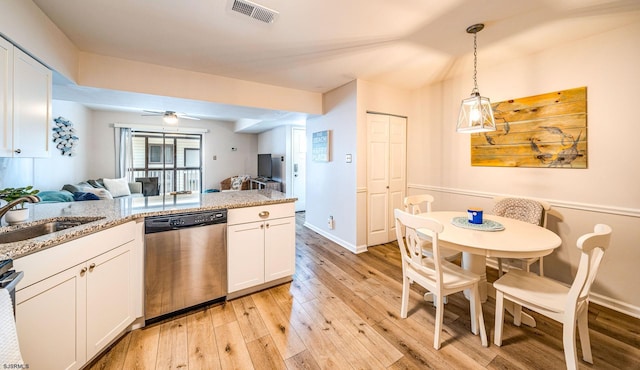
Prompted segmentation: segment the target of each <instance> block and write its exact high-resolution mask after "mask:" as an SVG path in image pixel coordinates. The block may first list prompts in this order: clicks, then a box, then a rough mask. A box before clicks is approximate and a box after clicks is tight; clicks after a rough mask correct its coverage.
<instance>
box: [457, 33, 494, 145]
mask: <svg viewBox="0 0 640 370" xmlns="http://www.w3.org/2000/svg"><path fill="white" fill-rule="evenodd" d="M483 28H484V24H482V23H478V24H474V25H472V26H469V27H467V33H472V34H473V90H471V96H470V97H468V98H466V99H464V100H463V101H462V104H461V105H460V115H459V116H458V125H457V126H456V131H458V132H463V133H474V132H487V131H495V130H496V121H495V119H494V118H493V109H491V102H490V101H489V98H485V97H483V96H480V91H478V78H477V77H478V43H477V37H478V32H480V31H482V29H483Z"/></svg>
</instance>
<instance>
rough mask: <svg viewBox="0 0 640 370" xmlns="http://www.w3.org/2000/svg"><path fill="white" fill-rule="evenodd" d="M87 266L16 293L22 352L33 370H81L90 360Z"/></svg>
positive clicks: (25, 360) (60, 274)
mask: <svg viewBox="0 0 640 370" xmlns="http://www.w3.org/2000/svg"><path fill="white" fill-rule="evenodd" d="M83 268H85V267H84V265H81V266H76V267H72V268H70V269H68V270H65V271H63V272H60V273H59V274H56V275H53V276H51V277H49V278H47V279H45V280H42V281H40V282H39V283H36V284H33V285H31V286H29V287H27V288H24V289H22V290H19V291H17V292H16V326H17V328H18V340H19V342H20V352H21V353H22V358H23V359H24V362H25V363H26V364H29V368H31V369H78V368H80V367H81V366H82V365H84V363H85V361H86V352H85V342H86V338H85V333H86V327H85V323H86V312H85V300H86V296H85V291H86V290H85V287H86V279H85V276H86V272H81V271H82V269H83Z"/></svg>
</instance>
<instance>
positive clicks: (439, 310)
mask: <svg viewBox="0 0 640 370" xmlns="http://www.w3.org/2000/svg"><path fill="white" fill-rule="evenodd" d="M443 320H444V303H443V302H442V299H438V306H437V307H436V331H435V333H434V334H433V348H435V349H440V344H441V342H442V339H441V337H440V334H442V321H443Z"/></svg>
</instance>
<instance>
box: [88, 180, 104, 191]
mask: <svg viewBox="0 0 640 370" xmlns="http://www.w3.org/2000/svg"><path fill="white" fill-rule="evenodd" d="M87 182H88V183H89V185H91V186H93V187H94V188H98V189H104V188H105V186H104V184H103V183H102V181H101V180H87Z"/></svg>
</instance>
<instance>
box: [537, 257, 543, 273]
mask: <svg viewBox="0 0 640 370" xmlns="http://www.w3.org/2000/svg"><path fill="white" fill-rule="evenodd" d="M542 261H543V259H542V257H540V258H539V259H538V268H539V270H538V275H540V276H544V265H543V264H542Z"/></svg>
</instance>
